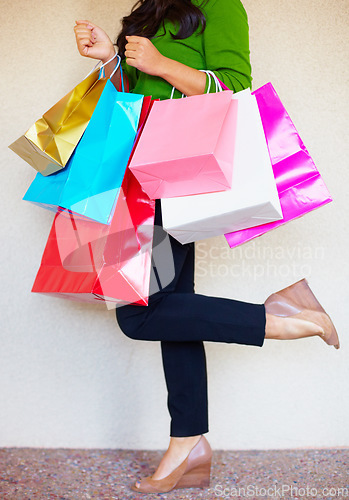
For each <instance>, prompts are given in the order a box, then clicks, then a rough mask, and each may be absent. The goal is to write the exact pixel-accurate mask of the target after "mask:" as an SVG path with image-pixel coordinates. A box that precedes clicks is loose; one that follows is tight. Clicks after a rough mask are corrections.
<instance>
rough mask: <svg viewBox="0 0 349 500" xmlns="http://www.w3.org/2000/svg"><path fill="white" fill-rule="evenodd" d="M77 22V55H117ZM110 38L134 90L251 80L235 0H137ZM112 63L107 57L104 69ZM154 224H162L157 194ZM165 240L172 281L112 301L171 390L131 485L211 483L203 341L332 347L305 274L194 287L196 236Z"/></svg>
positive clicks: (333, 339) (163, 487) (239, 84)
mask: <svg viewBox="0 0 349 500" xmlns="http://www.w3.org/2000/svg"><path fill="white" fill-rule="evenodd" d="M74 30H75V35H76V40H77V45H78V49H79V52H80V54H81V55H83V56H86V57H91V58H95V59H100V60H102V62H104V63H105V62H107V61H109V60H110V59H111V58H113V56H114V55H115V46H114V45H113V43H112V42H111V40H110V39H109V37H108V36H107V35H106V33H105V32H104V31H103V30H102V29H101V28H99V27H98V26H95V25H94V24H92V23H91V22H89V21H83V20H81V21H77V22H76V26H75V27H74ZM117 47H118V53H119V55H120V56H121V58H122V68H123V70H124V74H125V75H126V77H127V78H126V77H125V80H126V79H127V80H128V83H129V88H130V91H131V92H135V93H139V94H144V95H152V97H153V98H160V99H168V98H169V97H170V95H171V90H172V87H175V89H176V92H175V94H174V97H175V98H178V97H181V94H182V93H183V94H185V95H187V96H191V95H196V94H203V93H205V92H207V91H208V86H209V77H208V76H207V75H206V74H205V73H203V72H201V71H199V70H202V69H209V70H212V71H214V73H215V74H216V75H217V76H218V78H219V79H220V80H222V81H223V83H225V84H226V85H227V87H228V88H230V89H231V90H233V91H235V92H238V91H240V90H243V89H245V88H249V87H251V80H252V78H251V66H250V59H249V39H248V23H247V16H246V12H245V10H244V8H243V6H242V4H241V2H240V0H206V1H205V0H204V1H200V0H192V1H190V0H140V1H138V2H137V4H136V5H135V6H134V7H133V10H132V12H131V14H130V15H129V16H127V17H125V18H124V19H123V26H122V30H121V32H120V34H119V36H118V39H117ZM115 62H116V59H113V60H112V61H111V62H109V63H108V64H107V65H106V73H107V75H110V74H111V72H112V70H113V69H114V67H115ZM119 79H120V71H119V70H118V71H117V72H116V73H115V76H113V82H114V84H115V85H116V86H117V87H119ZM210 91H211V92H213V91H214V85H212V86H211V90H210ZM155 224H156V225H157V226H159V227H160V228H161V225H162V224H161V207H160V204H159V200H157V201H156V214H155ZM160 231H161V230H160ZM157 237H158V238H161V237H162V236H161V234H160V235H159V234H157ZM170 242H171V249H172V255H171V256H170V257H171V259H173V262H174V265H175V277H174V279H173V281H172V282H171V283H169V284H167V285H166V286H165V287H164V288H162V289H161V287H160V290H158V291H157V292H156V293H154V294H152V295H151V296H150V298H149V305H148V306H147V307H140V306H136V305H127V306H123V307H121V308H118V309H117V310H116V315H117V320H118V323H119V325H120V327H121V329H122V330H123V332H124V333H125V334H126V335H127V336H129V337H130V338H133V339H139V340H150V341H155V340H156V341H160V342H161V351H162V359H163V366H164V373H165V378H166V384H167V389H168V408H169V412H170V415H171V430H170V435H171V439H170V444H169V448H168V450H167V451H166V453H165V455H164V457H163V458H162V460H161V462H160V464H159V466H158V468H157V470H156V471H155V473H154V474H153V475H152V477H151V478H144V479H142V480H141V481H140V482H137V483H135V484H134V485H133V489H134V490H135V491H138V492H142V493H157V492H167V491H170V490H172V489H174V488H179V487H205V486H208V484H209V478H210V465H211V455H212V452H211V448H210V446H209V444H208V442H207V440H206V439H205V437H204V436H203V434H205V433H207V432H208V411H207V376H206V359H205V350H204V345H203V341H213V342H227V343H239V344H246V345H255V346H262V345H263V343H264V339H265V338H266V339H298V338H304V337H309V336H320V337H322V338H323V339H324V340H325V341H326V342H327V343H328V344H329V345H334V346H335V347H337V348H338V347H339V341H338V336H337V333H336V330H335V328H334V325H333V323H332V321H331V320H330V318H329V316H328V315H327V314H326V313H325V311H324V310H323V309H322V307H321V306H320V304H319V303H318V301H317V300H316V298H315V297H314V295H313V294H312V292H311V290H310V288H309V286H308V284H307V282H306V280H301V281H300V282H297V283H294V284H293V285H291V286H290V287H288V288H286V289H284V290H281V291H279V292H277V293H275V294H272V295H271V296H270V297H269V298H268V299H267V300H266V302H265V303H264V304H250V303H244V302H239V301H236V300H230V299H224V298H216V297H206V296H203V295H198V294H195V293H194V244H193V243H190V244H186V245H181V244H180V243H178V242H177V241H176V240H174V239H173V238H172V237H170ZM167 257H168V256H167ZM164 258H166V256H164ZM153 276H154V279H155V277H156V276H157V270H156V269H155V268H154V273H153ZM157 278H159V276H157ZM159 282H161V279H160V280H159V279H157V283H159Z"/></svg>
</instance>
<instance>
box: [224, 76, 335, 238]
mask: <svg viewBox="0 0 349 500" xmlns="http://www.w3.org/2000/svg"><path fill="white" fill-rule="evenodd" d="M253 94H254V95H255V96H256V99H257V103H258V108H259V112H260V115H261V119H262V123H263V128H264V133H265V137H266V140H267V144H268V149H269V154H270V158H271V162H272V165H273V172H274V176H275V180H276V185H277V189H278V194H279V198H280V204H281V208H282V213H283V218H282V219H281V220H278V221H275V222H270V223H267V224H263V225H261V226H256V227H252V228H248V229H243V230H241V231H234V232H232V233H228V234H225V237H226V239H227V241H228V244H229V246H230V247H231V248H233V247H236V246H238V245H241V244H242V243H245V242H246V241H250V240H252V239H253V238H256V237H257V236H261V235H262V234H264V233H266V232H268V231H270V230H271V229H274V228H276V227H279V226H281V225H282V224H285V223H286V222H288V221H290V220H293V219H296V218H297V217H300V216H301V215H304V214H306V213H308V212H310V211H312V210H314V209H315V208H318V207H321V206H322V205H325V204H327V203H330V202H331V201H332V198H331V195H330V193H329V191H328V189H327V187H326V185H325V183H324V181H323V179H322V177H321V175H320V173H319V171H318V170H317V168H316V166H315V164H314V162H313V160H312V158H311V156H310V154H309V153H308V151H307V149H306V147H305V146H304V144H303V141H302V139H301V138H300V137H299V134H298V132H297V130H296V128H295V126H294V124H293V122H292V120H291V118H290V116H289V115H288V113H287V111H286V110H285V108H284V106H283V104H282V102H281V101H280V98H279V96H278V95H277V93H276V91H275V89H274V87H273V86H272V84H271V83H267V84H266V85H264V86H263V87H261V88H259V89H257V90H256V91H254V92H253Z"/></svg>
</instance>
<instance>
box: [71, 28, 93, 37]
mask: <svg viewBox="0 0 349 500" xmlns="http://www.w3.org/2000/svg"><path fill="white" fill-rule="evenodd" d="M74 31H75V33H76V34H77V35H79V36H80V35H84V36H90V35H91V34H92V32H91V30H89V29H87V28H74Z"/></svg>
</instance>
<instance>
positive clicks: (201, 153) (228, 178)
mask: <svg viewBox="0 0 349 500" xmlns="http://www.w3.org/2000/svg"><path fill="white" fill-rule="evenodd" d="M232 96H233V92H231V91H227V92H220V93H215V94H204V95H196V96H191V97H187V98H186V99H168V100H164V101H159V102H155V103H154V105H153V107H152V110H151V112H150V114H149V117H148V119H147V122H146V124H145V127H144V130H143V133H142V136H141V138H140V141H139V143H138V145H137V148H136V150H135V153H134V155H133V158H132V161H131V163H130V170H131V171H132V172H133V174H134V175H135V177H136V178H137V179H138V181H139V183H140V184H141V186H142V188H143V189H144V191H145V192H146V193H147V195H148V196H149V197H150V198H152V199H154V198H171V197H175V196H186V195H190V194H201V193H210V192H214V191H225V190H228V189H229V188H230V187H231V183H232V175H233V159H234V142H235V131H236V119H237V106H238V103H237V101H235V100H233V98H232Z"/></svg>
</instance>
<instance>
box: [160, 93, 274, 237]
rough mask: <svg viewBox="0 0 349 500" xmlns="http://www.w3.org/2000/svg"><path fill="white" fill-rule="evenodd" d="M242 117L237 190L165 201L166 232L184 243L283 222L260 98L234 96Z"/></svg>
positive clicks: (236, 161) (237, 149) (234, 187)
mask: <svg viewBox="0 0 349 500" xmlns="http://www.w3.org/2000/svg"><path fill="white" fill-rule="evenodd" d="M233 98H234V99H237V100H238V118H237V131H236V143H235V156H234V166H233V181H232V188H231V189H230V190H228V191H221V192H216V193H207V194H197V195H191V196H181V197H177V198H166V199H162V200H161V208H162V222H163V227H164V229H165V230H166V231H167V232H168V233H169V234H171V235H172V236H173V237H174V238H176V239H177V240H178V241H179V242H180V243H189V242H192V241H197V240H201V239H204V238H210V237H213V236H219V235H222V234H225V233H230V232H232V231H239V230H240V229H246V228H248V227H254V226H258V225H261V224H266V223H268V222H273V221H276V220H280V219H282V217H283V216H282V210H281V206H280V200H279V196H278V192H277V188H276V183H275V178H274V174H273V169H272V165H271V161H270V157H269V152H268V147H267V143H266V139H265V135H264V131H263V125H262V121H261V118H260V114H259V110H258V105H257V101H256V98H255V97H254V96H253V95H251V92H250V90H249V89H246V90H243V91H241V92H238V93H236V94H234V96H233Z"/></svg>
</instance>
